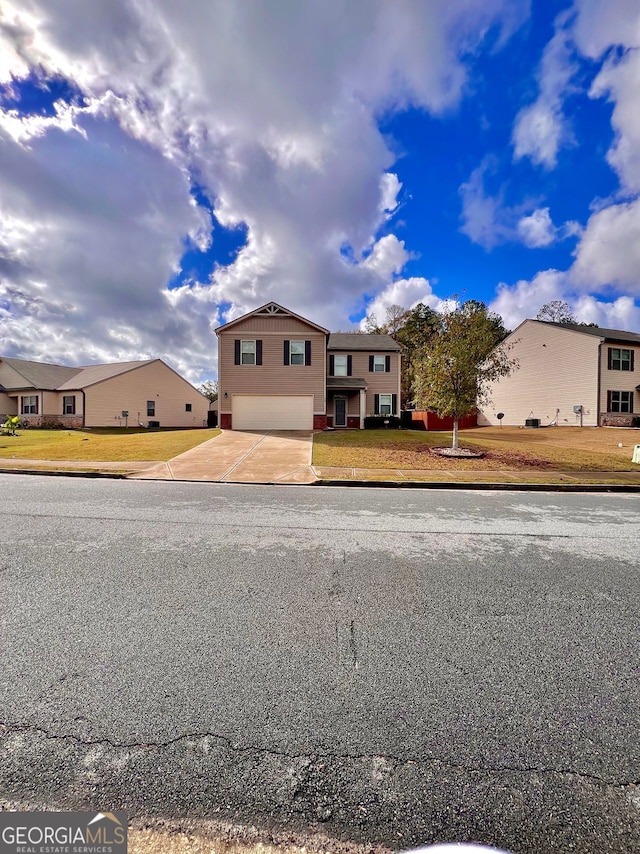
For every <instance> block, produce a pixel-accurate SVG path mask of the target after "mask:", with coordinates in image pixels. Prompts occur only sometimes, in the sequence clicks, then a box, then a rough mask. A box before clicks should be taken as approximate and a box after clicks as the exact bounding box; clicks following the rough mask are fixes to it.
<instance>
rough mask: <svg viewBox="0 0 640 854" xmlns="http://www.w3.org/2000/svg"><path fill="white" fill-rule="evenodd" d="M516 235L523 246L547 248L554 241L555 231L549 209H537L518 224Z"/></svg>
mask: <svg viewBox="0 0 640 854" xmlns="http://www.w3.org/2000/svg"><path fill="white" fill-rule="evenodd" d="M518 234H519V235H520V237H521V238H522V242H523V243H524V245H525V246H529V247H531V248H534V247H538V246H549V245H550V244H551V243H553V242H554V241H555V240H556V236H557V229H556V227H555V225H554V224H553V222H552V221H551V217H550V215H549V208H538V209H537V210H535V211H534V212H533V213H532V214H530V215H529V216H523V217H522V219H521V220H520V221H519V222H518Z"/></svg>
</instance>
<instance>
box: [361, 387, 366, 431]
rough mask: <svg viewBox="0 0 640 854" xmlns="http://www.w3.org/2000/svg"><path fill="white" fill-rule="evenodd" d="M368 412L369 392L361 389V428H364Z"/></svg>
mask: <svg viewBox="0 0 640 854" xmlns="http://www.w3.org/2000/svg"><path fill="white" fill-rule="evenodd" d="M366 414H367V392H366V391H365V389H363V388H361V389H360V429H361V430H364V416H365V415H366Z"/></svg>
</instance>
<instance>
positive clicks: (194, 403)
mask: <svg viewBox="0 0 640 854" xmlns="http://www.w3.org/2000/svg"><path fill="white" fill-rule="evenodd" d="M208 410H209V401H208V400H207V398H206V397H205V396H204V395H203V394H201V393H200V392H199V391H197V390H196V389H195V388H194V387H193V386H192V385H191V384H190V383H188V382H187V381H186V380H185V379H184V378H183V377H181V376H180V374H178V373H176V371H174V370H173V368H170V367H169V365H167V364H165V362H163V361H162V360H161V359H149V360H148V361H143V362H119V363H114V364H106V365H89V366H87V367H83V368H70V367H67V366H65V365H51V364H47V363H45V362H31V361H28V360H25V359H12V358H8V357H4V356H2V357H0V414H4V415H19V416H20V418H21V420H22V421H25V422H27V423H29V424H30V425H31V426H33V427H39V426H44V425H62V426H64V427H114V426H115V427H121V426H129V427H136V426H138V425H140V426H144V427H147V426H149V424H151V426H154V422H155V424H156V426H160V427H202V426H203V425H204V426H206V424H207V412H208Z"/></svg>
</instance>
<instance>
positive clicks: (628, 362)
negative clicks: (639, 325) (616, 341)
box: [609, 347, 633, 371]
mask: <svg viewBox="0 0 640 854" xmlns="http://www.w3.org/2000/svg"><path fill="white" fill-rule="evenodd" d="M609 370H610V371H632V370H633V350H623V349H622V348H621V347H609Z"/></svg>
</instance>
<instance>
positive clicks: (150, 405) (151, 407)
mask: <svg viewBox="0 0 640 854" xmlns="http://www.w3.org/2000/svg"><path fill="white" fill-rule="evenodd" d="M155 414H156V402H155V400H148V401H147V417H149V416H151V417H153V416H154V415H155Z"/></svg>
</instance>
